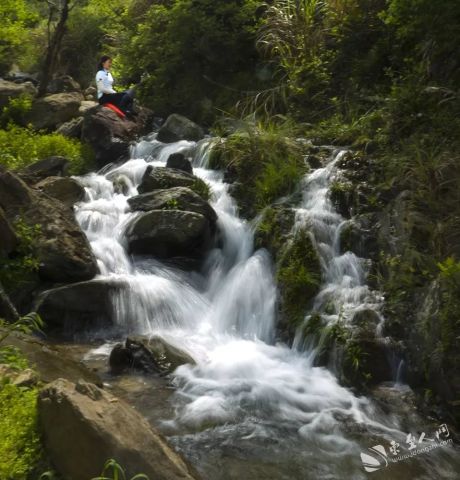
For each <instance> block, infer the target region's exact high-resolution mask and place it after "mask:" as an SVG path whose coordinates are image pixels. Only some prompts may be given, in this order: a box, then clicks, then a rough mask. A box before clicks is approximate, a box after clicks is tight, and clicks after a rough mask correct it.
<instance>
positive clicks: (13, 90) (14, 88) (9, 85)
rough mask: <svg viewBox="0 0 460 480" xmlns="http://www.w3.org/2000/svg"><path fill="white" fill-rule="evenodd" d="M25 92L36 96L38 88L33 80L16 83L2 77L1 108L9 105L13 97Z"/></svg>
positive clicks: (0, 82) (0, 80) (0, 88)
mask: <svg viewBox="0 0 460 480" xmlns="http://www.w3.org/2000/svg"><path fill="white" fill-rule="evenodd" d="M24 94H26V95H31V96H35V95H36V94H37V89H36V88H35V87H34V85H33V84H32V83H31V82H24V83H15V82H8V81H6V80H3V79H1V78H0V109H2V108H3V107H4V106H5V105H7V104H8V103H9V101H10V100H11V99H14V98H17V97H19V96H20V95H24Z"/></svg>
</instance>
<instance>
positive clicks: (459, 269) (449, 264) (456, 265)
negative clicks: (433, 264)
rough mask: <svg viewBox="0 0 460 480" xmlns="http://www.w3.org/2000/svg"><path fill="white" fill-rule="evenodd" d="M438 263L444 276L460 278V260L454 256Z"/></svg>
mask: <svg viewBox="0 0 460 480" xmlns="http://www.w3.org/2000/svg"><path fill="white" fill-rule="evenodd" d="M437 265H438V267H439V270H440V271H441V275H442V276H443V277H444V278H447V279H457V280H458V278H459V275H460V262H457V261H456V260H455V258H454V257H453V256H450V257H447V258H446V259H445V260H444V261H443V262H438V263H437Z"/></svg>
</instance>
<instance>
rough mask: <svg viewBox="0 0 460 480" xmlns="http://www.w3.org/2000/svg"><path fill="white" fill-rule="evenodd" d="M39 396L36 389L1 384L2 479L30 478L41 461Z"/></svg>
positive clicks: (0, 459)
mask: <svg viewBox="0 0 460 480" xmlns="http://www.w3.org/2000/svg"><path fill="white" fill-rule="evenodd" d="M37 395H38V390H37V389H36V388H31V389H26V388H21V387H16V386H15V385H13V384H11V383H9V382H8V381H7V380H5V379H3V380H2V382H1V384H0V431H1V432H2V435H1V436H0V451H1V452H2V455H1V457H0V478H5V479H7V478H8V479H18V480H19V479H23V478H26V477H27V474H28V473H30V472H31V471H32V470H33V469H34V467H35V465H36V464H37V463H38V462H39V461H40V459H41V456H42V451H41V449H42V447H41V444H40V436H39V434H38V427H37V408H36V402H37Z"/></svg>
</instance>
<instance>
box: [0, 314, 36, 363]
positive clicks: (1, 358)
mask: <svg viewBox="0 0 460 480" xmlns="http://www.w3.org/2000/svg"><path fill="white" fill-rule="evenodd" d="M0 328H2V329H6V330H7V331H8V333H9V332H10V331H11V330H10V324H8V323H6V322H4V321H3V320H1V319H0ZM4 338H6V337H5V336H4V335H3V336H2V337H1V338H0V343H1V342H2V341H4ZM0 364H4V365H8V366H10V367H12V368H14V369H15V370H25V369H26V368H27V367H28V366H29V362H28V361H27V360H26V359H25V358H24V357H23V355H22V354H21V352H20V351H19V349H18V348H16V347H13V346H11V345H5V346H2V347H1V348H0Z"/></svg>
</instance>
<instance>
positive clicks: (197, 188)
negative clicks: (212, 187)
mask: <svg viewBox="0 0 460 480" xmlns="http://www.w3.org/2000/svg"><path fill="white" fill-rule="evenodd" d="M172 187H188V188H190V189H191V190H193V191H194V192H195V193H198V195H200V196H201V197H202V198H204V199H205V200H207V199H208V195H209V189H208V186H207V184H206V183H205V182H204V181H203V180H201V178H198V177H196V176H195V175H191V174H190V173H186V172H183V171H181V170H177V169H175V168H166V167H153V166H152V165H149V166H148V167H147V169H146V170H145V173H144V175H143V177H142V181H141V183H140V185H139V186H138V187H137V191H138V192H139V193H147V192H152V191H153V190H158V189H160V188H162V189H165V188H172Z"/></svg>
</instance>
